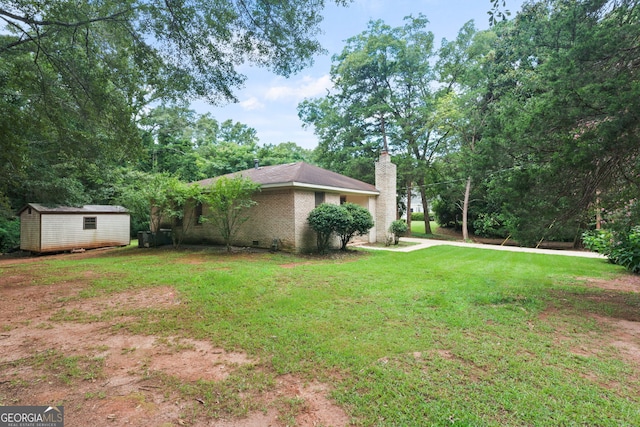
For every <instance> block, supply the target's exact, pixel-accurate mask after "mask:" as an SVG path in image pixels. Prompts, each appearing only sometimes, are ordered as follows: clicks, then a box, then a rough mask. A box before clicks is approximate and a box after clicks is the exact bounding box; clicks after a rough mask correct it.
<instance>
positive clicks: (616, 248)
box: [582, 226, 640, 273]
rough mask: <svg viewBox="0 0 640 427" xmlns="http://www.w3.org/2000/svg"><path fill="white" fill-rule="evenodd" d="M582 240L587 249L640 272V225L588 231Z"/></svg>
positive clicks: (634, 271)
mask: <svg viewBox="0 0 640 427" xmlns="http://www.w3.org/2000/svg"><path fill="white" fill-rule="evenodd" d="M582 241H583V243H584V245H585V247H586V248H587V249H589V250H592V251H594V252H598V253H600V254H602V255H604V256H606V257H607V258H608V259H609V261H610V262H612V263H614V264H617V265H621V266H623V267H625V268H626V269H627V270H630V271H631V272H633V273H640V226H635V227H631V229H629V230H628V231H624V230H620V231H613V230H594V231H587V232H585V233H584V234H583V235H582Z"/></svg>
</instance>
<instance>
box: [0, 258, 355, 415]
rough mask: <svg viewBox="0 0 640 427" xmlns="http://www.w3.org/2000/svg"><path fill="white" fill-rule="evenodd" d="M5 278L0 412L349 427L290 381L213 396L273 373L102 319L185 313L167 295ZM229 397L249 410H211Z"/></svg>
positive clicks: (313, 384)
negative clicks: (256, 374)
mask: <svg viewBox="0 0 640 427" xmlns="http://www.w3.org/2000/svg"><path fill="white" fill-rule="evenodd" d="M70 256H87V255H85V254H82V255H70ZM37 260H38V258H36V259H33V258H29V259H22V260H20V263H24V262H34V266H35V265H36V264H37ZM14 261H15V260H14ZM0 269H2V271H0V300H1V301H2V310H0V405H49V404H52V405H64V406H65V425H66V426H69V427H75V426H78V427H79V426H87V425H92V426H94V427H101V426H114V425H131V426H150V425H153V426H183V425H189V426H196V427H199V426H227V427H236V426H248V427H250V426H285V425H297V426H303V427H306V426H309V427H311V426H319V425H322V426H345V425H349V417H348V416H347V414H346V413H345V412H344V410H343V409H342V408H340V407H339V406H337V405H336V404H335V403H334V402H332V401H331V400H330V398H329V394H330V386H328V385H327V384H323V383H320V382H317V381H308V380H303V379H300V378H297V377H295V376H292V375H284V376H280V377H276V376H274V381H273V382H272V383H271V384H272V386H271V387H269V388H268V389H264V390H261V391H256V390H253V391H251V390H250V391H242V390H240V391H236V392H235V394H225V393H222V392H219V396H220V397H215V396H207V395H206V394H207V392H208V391H211V390H213V391H214V392H212V393H213V394H215V390H221V389H222V388H224V385H225V384H226V381H228V380H229V378H230V377H232V376H234V375H241V374H239V372H242V370H243V369H245V370H246V369H249V370H251V371H264V375H265V376H269V375H273V374H271V373H270V372H269V369H268V368H267V367H266V366H265V365H264V364H262V363H261V361H260V360H258V359H256V358H255V357H250V356H248V355H247V354H244V353H242V352H237V351H227V350H225V349H224V348H220V347H216V346H215V345H213V344H212V343H210V342H208V341H202V340H194V339H189V338H187V337H177V336H168V337H167V336H154V335H139V334H131V333H128V332H126V331H125V330H123V329H121V328H117V327H116V326H117V325H118V324H119V322H122V318H120V317H116V318H113V319H112V318H111V317H109V316H105V313H109V312H114V311H121V312H124V311H127V310H129V311H130V312H132V313H133V312H135V310H137V309H148V308H155V309H176V308H179V307H180V305H181V304H182V302H181V301H180V298H179V295H177V293H176V292H175V290H174V289H173V288H171V287H167V286H163V287H156V288H144V289H139V290H127V291H124V292H120V293H115V294H108V295H97V296H93V297H90V298H86V297H82V296H81V293H82V291H84V290H86V289H87V283H88V281H89V280H91V279H92V278H94V276H95V273H93V272H91V271H87V272H84V274H82V275H81V276H82V277H81V278H79V279H78V280H74V281H72V282H64V283H53V284H38V283H35V281H34V277H31V276H30V275H29V274H25V273H24V272H21V273H19V274H18V273H15V272H12V271H11V264H10V263H8V262H3V263H2V264H1V265H0ZM21 271H23V270H21ZM14 273H15V274H14ZM60 313H62V314H63V315H65V316H67V317H68V318H67V317H64V316H63V317H64V318H62V319H60V318H57V317H56V316H60ZM96 319H97V320H96ZM128 321H135V319H133V320H132V319H129V320H128ZM194 390H195V391H194ZM229 396H231V397H232V398H233V399H237V402H239V403H238V405H240V406H242V405H246V406H247V408H249V410H248V411H246V412H245V413H243V414H242V415H232V414H231V415H230V413H229V412H233V411H232V410H231V409H229V410H227V412H224V411H216V410H215V408H212V406H215V404H216V399H219V400H224V399H230V397H229ZM234 402H236V400H234V401H231V402H226V403H225V402H223V401H221V402H219V403H220V405H221V406H224V405H225V404H226V405H227V407H230V406H233V405H234Z"/></svg>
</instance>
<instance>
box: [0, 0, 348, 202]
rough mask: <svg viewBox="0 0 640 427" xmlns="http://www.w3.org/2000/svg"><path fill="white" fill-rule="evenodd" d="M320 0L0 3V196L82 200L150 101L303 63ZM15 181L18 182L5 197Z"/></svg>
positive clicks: (131, 149) (123, 152)
mask: <svg viewBox="0 0 640 427" xmlns="http://www.w3.org/2000/svg"><path fill="white" fill-rule="evenodd" d="M348 2H349V0H335V1H334V3H337V4H341V5H344V4H346V3H348ZM324 5H325V1H324V0H318V1H313V2H311V3H310V2H306V1H300V0H285V1H278V2H273V1H254V0H222V1H215V2H212V1H203V0H194V1H189V2H181V1H156V0H126V1H111V0H108V1H99V2H98V1H86V2H74V1H68V0H62V1H55V2H42V1H34V0H9V1H4V2H2V4H1V5H0V23H1V24H3V25H2V29H1V32H0V111H2V115H1V117H0V144H1V145H2V147H3V150H2V152H1V153H0V198H2V197H3V196H5V195H8V196H9V198H11V199H12V200H13V199H16V198H25V197H26V198H29V199H31V200H39V201H43V202H47V201H48V200H45V199H46V196H47V195H51V194H57V196H58V197H57V201H58V202H60V203H74V204H78V203H83V202H87V201H89V200H88V199H91V198H93V196H87V195H86V192H85V191H83V189H86V185H87V176H89V175H98V176H99V175H102V174H105V173H107V171H106V170H107V169H108V167H112V166H113V165H114V164H120V165H122V164H124V163H126V162H130V161H132V160H134V161H135V160H137V156H139V155H141V154H142V153H143V150H142V144H141V141H142V134H141V133H140V132H139V129H138V126H137V125H138V122H139V120H140V119H141V118H142V117H143V116H144V113H145V111H146V109H147V108H148V107H149V106H150V105H152V104H153V103H158V102H166V103H184V102H188V101H189V100H193V99H195V98H202V99H206V100H207V101H209V102H211V103H222V102H228V101H234V100H235V97H234V90H235V89H237V88H239V87H241V85H242V84H243V82H244V80H245V77H244V76H243V75H242V74H241V73H240V72H239V71H238V67H239V66H240V65H242V64H247V63H249V64H255V65H259V66H263V67H267V68H268V69H270V70H273V71H274V72H276V73H279V74H282V75H285V76H288V75H290V74H291V73H294V72H296V71H298V70H300V69H301V68H303V67H305V66H307V65H309V64H310V63H311V61H312V58H313V55H314V54H316V53H318V52H320V51H321V50H322V49H321V47H320V45H319V44H318V41H317V40H316V36H317V35H318V32H319V23H320V21H321V19H322V16H321V12H322V10H323V8H324ZM171 144H173V145H176V144H177V145H179V144H180V142H178V141H174V142H172V143H171ZM174 148H176V149H179V148H178V147H174ZM192 172H193V171H182V172H181V173H184V174H187V175H188V174H190V173H192ZM24 181H27V182H28V184H27V187H28V188H24V189H22V191H20V192H18V194H15V191H14V190H13V189H14V185H15V184H18V183H21V182H24ZM15 203H16V202H12V204H15Z"/></svg>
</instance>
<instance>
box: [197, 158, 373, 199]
mask: <svg viewBox="0 0 640 427" xmlns="http://www.w3.org/2000/svg"><path fill="white" fill-rule="evenodd" d="M224 176H227V177H236V176H243V177H245V178H249V179H251V180H252V181H254V182H256V183H258V184H260V185H261V186H262V187H263V188H278V187H306V188H314V189H323V190H334V191H348V192H356V193H364V194H379V193H380V192H379V191H378V190H377V189H376V187H375V186H373V185H371V184H367V183H366V182H363V181H359V180H357V179H354V178H349V177H348V176H344V175H341V174H339V173H336V172H332V171H329V170H326V169H323V168H320V167H318V166H314V165H310V164H308V163H305V162H297V163H288V164H284V165H274V166H261V167H259V168H257V169H256V168H251V169H247V170H243V171H239V172H234V173H230V174H227V175H224ZM216 179H217V177H216V178H209V179H204V180H202V181H197V184H199V185H201V186H203V187H208V186H209V185H211V184H212V183H213V182H214V181H215V180H216Z"/></svg>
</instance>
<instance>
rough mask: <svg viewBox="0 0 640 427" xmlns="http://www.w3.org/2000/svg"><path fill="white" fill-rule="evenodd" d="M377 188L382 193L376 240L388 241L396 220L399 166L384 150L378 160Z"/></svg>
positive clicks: (378, 204)
mask: <svg viewBox="0 0 640 427" xmlns="http://www.w3.org/2000/svg"><path fill="white" fill-rule="evenodd" d="M375 169H376V188H377V189H378V191H380V195H379V196H378V198H377V199H376V215H375V221H376V225H375V229H376V231H375V233H376V241H377V242H383V243H386V241H387V238H388V237H389V235H390V233H389V227H391V223H392V222H393V221H395V220H396V215H397V206H396V205H397V195H396V180H397V168H396V165H394V164H393V163H391V156H390V155H389V153H388V152H386V151H383V152H382V153H381V154H380V159H379V160H378V161H377V162H376V165H375Z"/></svg>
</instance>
